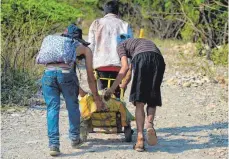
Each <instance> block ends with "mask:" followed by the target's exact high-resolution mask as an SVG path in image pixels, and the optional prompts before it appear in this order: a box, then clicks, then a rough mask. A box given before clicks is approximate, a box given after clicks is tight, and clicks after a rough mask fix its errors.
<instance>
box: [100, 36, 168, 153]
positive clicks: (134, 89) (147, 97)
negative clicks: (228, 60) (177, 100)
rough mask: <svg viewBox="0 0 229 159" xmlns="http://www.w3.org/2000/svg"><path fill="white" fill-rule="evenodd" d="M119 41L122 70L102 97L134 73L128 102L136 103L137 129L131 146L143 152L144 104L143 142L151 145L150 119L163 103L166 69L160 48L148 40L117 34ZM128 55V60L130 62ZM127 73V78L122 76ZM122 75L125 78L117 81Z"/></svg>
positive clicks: (151, 124) (151, 123)
mask: <svg viewBox="0 0 229 159" xmlns="http://www.w3.org/2000/svg"><path fill="white" fill-rule="evenodd" d="M118 41H119V44H118V46H117V52H118V55H119V57H120V59H121V69H120V71H119V73H118V76H117V78H116V80H115V82H114V83H113V85H112V86H111V88H110V89H108V90H107V91H106V92H105V96H104V98H105V99H106V100H108V99H109V98H110V96H111V94H112V93H113V92H114V90H115V89H116V88H117V86H118V85H119V86H120V87H121V88H125V87H126V86H127V84H128V83H129V82H130V79H131V76H132V72H133V79H132V86H131V91H130V96H129V101H130V102H132V103H133V105H134V106H136V110H135V116H136V124H137V131H138V132H137V143H136V144H135V145H134V149H135V150H136V151H144V135H143V130H144V122H145V112H144V105H145V104H147V107H146V110H147V120H146V128H147V133H146V141H147V143H148V144H149V145H152V146H153V145H155V144H157V136H156V131H155V129H154V124H153V121H154V116H155V112H156V106H161V105H162V101H161V90H160V86H161V83H162V79H163V75H164V71H165V62H164V58H163V56H162V54H161V52H160V50H159V49H158V48H157V46H156V45H155V44H154V43H153V42H152V41H150V40H147V39H143V38H128V36H127V35H125V34H123V35H120V36H119V37H118ZM128 58H130V59H131V64H130V65H129V64H128V60H127V59H128ZM126 75H127V77H125V76H126ZM124 77H125V79H126V80H125V81H124V82H122V84H120V83H121V81H122V79H123V78H124Z"/></svg>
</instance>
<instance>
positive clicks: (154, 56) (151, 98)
mask: <svg viewBox="0 0 229 159" xmlns="http://www.w3.org/2000/svg"><path fill="white" fill-rule="evenodd" d="M131 63H132V69H133V80H132V86H131V91H130V99H129V100H130V102H132V103H134V105H135V102H142V103H144V104H147V105H148V106H150V107H156V106H161V105H162V101H161V89H160V86H161V83H162V79H163V75H164V71H165V62H164V58H163V56H162V55H160V54H158V53H154V52H143V53H139V54H138V55H136V56H135V57H134V59H133V60H132V62H131Z"/></svg>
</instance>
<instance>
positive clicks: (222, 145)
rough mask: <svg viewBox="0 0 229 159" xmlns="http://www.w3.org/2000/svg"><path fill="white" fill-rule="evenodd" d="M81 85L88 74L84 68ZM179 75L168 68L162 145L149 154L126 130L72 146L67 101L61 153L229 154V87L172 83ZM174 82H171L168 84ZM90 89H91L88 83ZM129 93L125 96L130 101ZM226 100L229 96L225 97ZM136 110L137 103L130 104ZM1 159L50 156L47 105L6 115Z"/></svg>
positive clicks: (189, 158) (166, 157) (140, 156)
mask: <svg viewBox="0 0 229 159" xmlns="http://www.w3.org/2000/svg"><path fill="white" fill-rule="evenodd" d="M81 74H82V79H81V84H82V86H83V87H84V86H85V87H87V83H85V80H84V79H85V72H84V71H81ZM173 76H174V73H173V72H170V69H169V68H167V69H166V73H165V77H164V81H163V85H162V97H163V106H162V107H160V108H158V111H157V113H156V114H157V116H156V120H155V128H156V131H157V135H158V139H159V141H158V144H157V145H156V146H154V147H149V146H147V151H146V152H142V153H139V152H136V151H134V150H133V149H132V146H133V144H134V143H135V141H136V126H135V123H134V122H133V123H132V127H133V129H134V130H135V133H134V136H133V137H134V141H133V142H131V143H126V142H124V141H123V140H124V135H123V134H90V135H89V139H88V142H87V143H85V144H84V145H83V146H82V148H81V149H72V148H71V146H70V141H69V139H68V116H67V111H66V109H65V106H64V104H63V105H62V107H61V112H60V141H61V147H60V149H61V152H62V155H61V156H60V157H59V158H66V159H73V158H74V159H76V158H82V159H83V158H84V159H105V158H109V159H129V158H131V159H176V158H181V159H203V158H204V159H218V158H223V159H226V158H227V156H228V152H227V146H228V118H227V117H228V106H227V98H226V97H227V89H225V88H222V87H221V85H220V84H218V83H212V82H205V83H204V84H201V85H200V86H194V87H189V86H185V85H183V86H180V85H176V84H171V80H170V79H171V78H172V77H173ZM169 81H170V82H169ZM87 88H88V87H87ZM128 92H129V88H128V90H127V93H126V94H125V96H126V99H128ZM225 98H226V99H225ZM128 109H129V110H130V111H131V112H132V113H133V114H134V107H133V106H132V105H131V104H130V103H128ZM1 132H2V134H1V135H2V136H1V137H2V138H1V140H2V146H1V151H2V153H1V154H2V158H4V159H16V158H18V159H48V158H52V157H50V156H49V153H48V150H49V149H48V139H47V128H46V110H45V106H44V105H33V106H32V107H30V108H29V109H22V111H15V109H13V108H12V109H11V110H8V111H6V112H3V113H2V127H1Z"/></svg>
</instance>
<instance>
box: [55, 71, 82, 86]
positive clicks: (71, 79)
mask: <svg viewBox="0 0 229 159" xmlns="http://www.w3.org/2000/svg"><path fill="white" fill-rule="evenodd" d="M57 79H58V83H60V84H62V85H71V84H74V85H77V86H78V78H77V76H76V74H75V73H63V74H61V75H60V76H58V77H57Z"/></svg>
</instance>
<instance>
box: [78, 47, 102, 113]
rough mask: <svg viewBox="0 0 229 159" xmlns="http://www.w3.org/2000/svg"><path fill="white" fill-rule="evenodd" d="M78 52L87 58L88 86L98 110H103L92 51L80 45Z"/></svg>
mask: <svg viewBox="0 0 229 159" xmlns="http://www.w3.org/2000/svg"><path fill="white" fill-rule="evenodd" d="M76 52H77V54H78V55H82V54H83V55H84V56H85V58H86V59H85V62H86V70H87V80H88V85H89V88H90V90H91V93H92V95H93V98H94V101H95V103H96V106H97V108H98V110H101V109H102V107H103V106H104V105H103V103H102V100H101V98H100V96H99V94H98V89H97V84H96V79H95V76H94V74H93V67H92V64H93V63H92V53H91V50H90V49H89V48H88V47H85V46H83V45H80V46H79V47H77V49H76Z"/></svg>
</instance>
